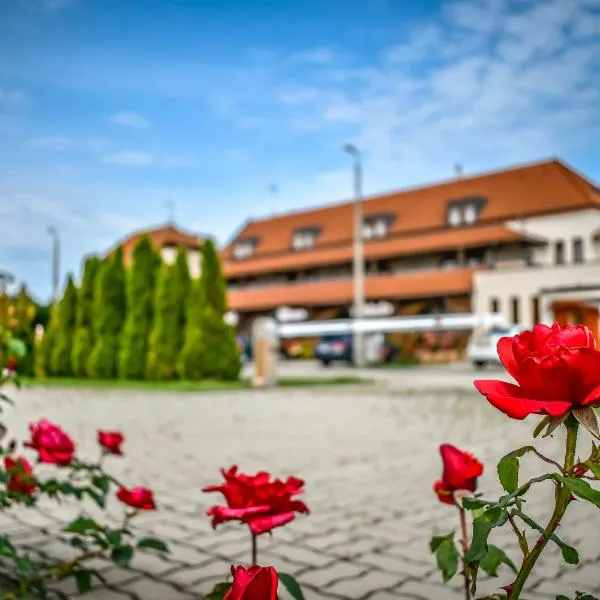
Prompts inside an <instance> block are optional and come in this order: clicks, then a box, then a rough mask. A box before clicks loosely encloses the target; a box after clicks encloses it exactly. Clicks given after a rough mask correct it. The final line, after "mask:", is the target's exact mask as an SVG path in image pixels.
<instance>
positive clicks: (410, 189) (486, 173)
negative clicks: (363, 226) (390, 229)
mask: <svg viewBox="0 0 600 600" xmlns="http://www.w3.org/2000/svg"><path fill="white" fill-rule="evenodd" d="M554 162H560V161H559V160H558V159H557V158H555V157H549V158H544V159H539V160H535V161H528V162H523V163H518V164H514V165H509V166H507V167H502V168H499V169H498V168H497V169H491V168H490V169H486V170H484V171H479V172H478V173H474V174H472V175H461V177H460V178H457V177H453V178H448V179H441V180H435V181H432V182H429V183H427V182H424V183H419V184H415V185H412V186H408V187H405V188H399V189H395V190H388V191H385V192H378V193H374V194H369V195H365V196H363V201H364V202H369V200H379V199H381V198H385V197H387V196H395V195H401V194H408V193H411V192H418V191H420V190H426V189H431V188H440V187H444V186H447V185H452V184H455V183H457V182H459V181H460V182H466V181H474V180H476V179H484V178H487V177H492V176H494V175H504V174H506V173H510V172H511V171H521V170H523V169H531V168H534V167H540V166H543V165H550V164H552V163H554ZM352 203H353V200H352V199H349V200H337V201H333V202H329V203H326V204H321V205H317V206H314V207H311V208H309V209H308V210H307V209H303V208H296V209H292V210H290V211H287V212H283V213H280V214H278V215H275V216H264V217H259V218H255V219H249V220H248V221H247V222H246V224H245V225H248V224H250V223H267V222H272V221H275V220H277V219H281V218H285V217H291V216H294V215H299V214H306V213H311V212H318V211H321V210H328V209H332V208H338V207H340V206H346V205H349V204H352Z"/></svg>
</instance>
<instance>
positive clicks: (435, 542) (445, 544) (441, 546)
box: [429, 532, 459, 583]
mask: <svg viewBox="0 0 600 600" xmlns="http://www.w3.org/2000/svg"><path fill="white" fill-rule="evenodd" d="M429 548H430V549H431V551H432V552H434V553H435V558H436V562H437V566H438V569H439V570H440V571H441V572H442V579H443V580H444V583H446V582H447V581H450V579H452V577H454V575H456V571H458V560H459V555H458V550H457V549H456V545H455V544H454V532H452V533H449V534H448V535H444V536H437V537H433V538H431V541H430V542H429Z"/></svg>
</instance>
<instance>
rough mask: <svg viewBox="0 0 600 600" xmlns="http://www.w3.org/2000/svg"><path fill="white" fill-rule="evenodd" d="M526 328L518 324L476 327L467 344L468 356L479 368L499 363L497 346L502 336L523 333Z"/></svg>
mask: <svg viewBox="0 0 600 600" xmlns="http://www.w3.org/2000/svg"><path fill="white" fill-rule="evenodd" d="M525 329H526V328H525V327H521V326H518V325H513V326H506V327H499V326H497V325H496V326H493V327H490V328H482V329H476V330H475V331H474V332H473V334H472V335H471V338H470V339H469V343H468V345H467V357H468V359H469V362H470V363H471V364H472V365H473V366H474V367H477V368H478V369H483V368H484V367H486V366H487V365H490V364H491V365H499V364H500V358H499V357H498V350H497V348H496V346H497V345H498V341H499V340H500V338H502V337H512V336H514V335H517V334H518V333H521V331H524V330H525Z"/></svg>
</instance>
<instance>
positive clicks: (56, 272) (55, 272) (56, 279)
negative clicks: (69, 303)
mask: <svg viewBox="0 0 600 600" xmlns="http://www.w3.org/2000/svg"><path fill="white" fill-rule="evenodd" d="M48 234H49V235H50V237H52V301H53V302H56V300H58V286H59V285H60V238H59V236H58V230H57V229H56V227H53V226H52V225H51V226H50V227H48Z"/></svg>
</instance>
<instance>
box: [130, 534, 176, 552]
mask: <svg viewBox="0 0 600 600" xmlns="http://www.w3.org/2000/svg"><path fill="white" fill-rule="evenodd" d="M137 547H138V548H149V549H150V550H156V551H157V552H169V547H168V546H167V544H165V542H163V541H162V540H159V539H157V538H150V537H147V538H142V539H141V540H140V541H139V542H138V543H137Z"/></svg>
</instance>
